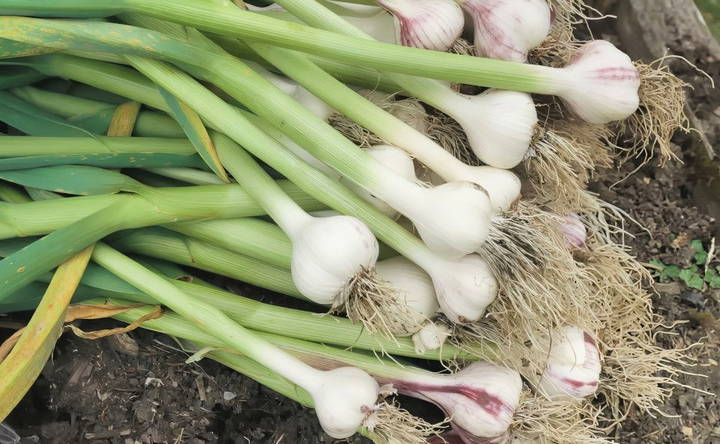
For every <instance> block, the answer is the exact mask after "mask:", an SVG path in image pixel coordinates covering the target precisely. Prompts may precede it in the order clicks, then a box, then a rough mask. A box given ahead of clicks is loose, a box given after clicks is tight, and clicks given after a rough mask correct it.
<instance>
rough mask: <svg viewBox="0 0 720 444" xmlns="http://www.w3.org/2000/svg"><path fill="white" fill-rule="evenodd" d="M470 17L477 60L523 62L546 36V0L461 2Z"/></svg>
mask: <svg viewBox="0 0 720 444" xmlns="http://www.w3.org/2000/svg"><path fill="white" fill-rule="evenodd" d="M460 4H461V6H462V8H463V10H465V12H466V13H467V14H468V15H469V16H470V17H472V20H473V24H474V26H473V31H474V39H475V53H476V54H477V55H478V56H480V57H489V58H492V59H500V60H508V61H511V62H526V61H527V56H528V52H530V50H531V49H533V48H535V47H537V46H539V45H540V44H541V43H542V42H543V41H544V40H545V38H547V36H548V34H549V33H550V27H551V25H552V14H551V12H550V6H549V5H548V2H547V1H546V0H461V2H460Z"/></svg>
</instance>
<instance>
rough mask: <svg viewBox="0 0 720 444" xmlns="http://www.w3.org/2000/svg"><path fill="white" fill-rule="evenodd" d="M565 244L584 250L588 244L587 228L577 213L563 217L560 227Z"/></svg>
mask: <svg viewBox="0 0 720 444" xmlns="http://www.w3.org/2000/svg"><path fill="white" fill-rule="evenodd" d="M560 229H561V230H562V233H563V235H564V237H565V242H567V244H568V245H569V246H570V247H572V248H582V247H584V246H585V242H587V228H585V224H584V223H583V222H582V219H580V216H579V215H578V214H577V213H570V214H567V215H566V216H564V217H563V222H562V225H561V227H560Z"/></svg>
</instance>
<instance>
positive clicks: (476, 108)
mask: <svg viewBox="0 0 720 444" xmlns="http://www.w3.org/2000/svg"><path fill="white" fill-rule="evenodd" d="M445 104H446V106H444V107H443V109H444V110H445V112H447V113H449V114H450V116H451V117H452V118H453V119H455V120H456V121H457V122H458V123H459V124H460V125H461V126H462V127H463V129H464V130H465V134H466V135H467V138H468V142H469V143H470V146H471V148H472V150H473V152H474V153H475V155H476V156H477V157H478V159H480V160H482V161H483V163H485V164H487V165H490V166H493V167H496V168H505V169H509V168H513V167H515V166H517V165H518V164H519V163H520V162H522V160H523V159H524V158H525V154H526V153H527V151H528V149H529V148H530V142H531V141H532V138H533V136H534V134H535V129H536V127H537V124H538V117H537V110H536V109H535V103H534V102H533V100H532V97H531V96H530V95H529V94H526V93H521V92H515V91H503V90H495V89H490V90H487V91H485V92H484V93H482V94H479V95H477V96H468V95H464V94H454V95H452V96H451V95H448V96H447V97H446V98H445Z"/></svg>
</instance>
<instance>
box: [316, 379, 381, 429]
mask: <svg viewBox="0 0 720 444" xmlns="http://www.w3.org/2000/svg"><path fill="white" fill-rule="evenodd" d="M319 379H320V380H321V384H320V385H319V386H318V387H317V388H315V390H313V391H312V392H311V393H310V394H311V395H312V398H313V402H314V404H315V413H316V414H317V417H318V419H319V421H320V425H321V426H322V428H323V430H325V432H326V433H327V434H328V435H330V436H332V437H333V438H335V439H344V438H349V437H350V436H352V435H354V434H355V433H356V432H357V430H358V429H359V428H360V427H361V426H362V425H363V422H364V421H365V419H366V418H367V416H368V415H369V414H370V413H371V412H372V411H373V410H374V409H375V405H376V403H377V399H378V395H379V393H380V386H379V385H378V383H377V381H375V379H373V378H372V377H371V376H370V375H368V374H367V373H365V372H364V371H362V370H360V369H358V368H355V367H341V368H337V369H334V370H328V371H325V372H323V375H322V377H321V378H319Z"/></svg>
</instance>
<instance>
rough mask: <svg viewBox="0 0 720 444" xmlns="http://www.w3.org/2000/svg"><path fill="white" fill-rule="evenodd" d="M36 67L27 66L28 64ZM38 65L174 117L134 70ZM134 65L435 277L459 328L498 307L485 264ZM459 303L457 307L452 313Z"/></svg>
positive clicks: (78, 62)
mask: <svg viewBox="0 0 720 444" xmlns="http://www.w3.org/2000/svg"><path fill="white" fill-rule="evenodd" d="M29 60H30V59H25V60H24V63H28V62H29ZM35 61H36V63H33V65H32V66H33V67H34V68H35V67H36V68H38V69H39V70H40V71H42V72H51V73H53V75H59V76H63V77H68V78H72V79H74V80H76V81H80V82H82V83H87V84H90V85H93V86H95V87H97V88H100V89H104V90H107V91H111V92H114V93H116V94H120V95H122V96H124V97H128V98H131V99H133V100H136V101H139V102H141V103H145V104H147V105H149V106H152V107H154V108H157V109H161V110H166V109H167V104H166V103H165V101H164V99H163V98H162V97H161V96H160V95H159V93H158V92H157V88H156V87H155V86H154V85H153V84H152V83H151V82H149V81H148V80H147V79H146V78H145V77H143V76H140V75H139V74H138V73H137V72H135V71H133V70H131V69H129V68H123V67H120V66H117V65H110V64H107V63H105V62H98V61H91V60H86V59H79V58H76V57H72V56H67V55H59V54H53V55H51V56H43V58H41V59H35ZM133 65H134V66H136V67H137V68H138V69H140V70H141V71H142V72H143V73H145V74H146V75H147V76H149V77H151V78H153V79H154V80H155V81H157V82H158V83H160V84H162V85H163V86H164V87H165V88H166V89H167V90H168V91H170V92H171V93H177V94H179V95H181V96H182V97H183V101H184V102H185V103H187V104H188V106H191V107H192V108H193V109H194V110H195V111H196V112H198V114H200V115H201V116H202V117H203V118H204V119H206V120H207V122H209V125H210V126H211V127H213V128H222V129H223V131H224V132H225V133H226V134H227V135H228V136H230V137H232V138H233V140H235V141H237V142H240V143H242V144H243V146H244V147H245V148H247V149H249V150H250V149H252V150H253V153H255V154H257V155H258V157H260V158H261V159H263V160H264V161H265V162H266V163H268V164H269V165H271V166H273V167H274V168H276V169H277V170H278V171H279V172H280V173H281V174H283V175H285V176H286V177H288V178H289V179H290V180H292V181H293V182H294V183H296V184H298V186H299V187H301V189H303V190H305V191H306V192H308V193H310V194H312V195H315V196H318V197H319V198H321V199H322V200H323V201H324V202H325V203H326V204H327V205H328V206H330V207H333V208H335V209H336V210H338V211H340V212H342V213H344V214H352V215H355V216H356V217H358V218H360V219H362V220H363V221H364V222H365V223H367V224H368V226H371V227H372V229H373V231H374V232H375V233H376V235H377V236H378V238H380V239H381V240H382V241H383V242H385V243H386V244H387V245H388V246H390V247H392V248H393V249H395V250H396V251H397V252H399V253H400V254H402V255H403V256H405V257H407V258H408V259H410V260H411V261H412V262H414V263H415V264H417V265H418V266H420V267H421V268H423V269H424V270H425V272H427V273H428V274H429V275H430V277H431V278H432V280H433V285H434V286H435V292H436V294H438V295H440V294H452V295H453V297H452V298H443V301H447V302H446V303H445V307H446V308H444V311H446V312H447V313H450V314H456V315H455V316H454V317H452V316H449V317H450V319H451V320H452V321H453V322H459V321H462V322H473V321H476V320H478V319H480V317H481V316H482V315H483V314H484V310H485V308H486V307H487V306H488V305H489V304H490V303H491V302H492V301H493V300H494V298H495V296H496V294H497V282H496V281H495V279H494V277H493V276H492V274H490V273H489V272H488V267H487V264H486V263H484V261H482V259H481V260H479V261H478V260H474V259H473V258H472V257H471V258H470V260H468V259H466V258H464V257H463V258H460V259H448V258H446V257H443V256H441V255H439V254H436V253H434V252H432V251H431V250H429V249H428V248H427V247H426V246H425V245H424V244H423V243H422V242H420V241H419V240H418V239H417V238H416V237H414V236H412V235H411V234H410V233H408V232H407V231H406V230H403V229H402V228H400V227H399V226H398V225H397V224H394V223H392V221H390V220H389V219H387V218H385V219H383V217H384V216H383V215H382V214H381V213H379V212H377V211H376V212H375V213H373V212H372V211H369V209H370V208H372V207H370V206H368V205H367V204H365V203H364V202H363V204H362V205H361V204H359V202H358V201H360V202H362V200H361V199H359V198H358V197H357V196H356V195H355V194H353V193H351V192H350V191H349V190H347V189H346V188H344V187H341V186H339V185H338V184H337V182H336V181H333V180H332V179H329V178H328V177H327V176H325V175H323V174H321V173H319V172H318V171H317V170H314V169H313V168H310V167H309V166H307V165H306V164H305V163H303V162H300V161H298V160H297V158H296V157H294V156H292V155H291V154H290V153H289V151H288V150H287V149H286V148H284V147H283V146H282V145H281V144H279V143H277V142H276V141H275V139H273V138H272V137H267V134H266V133H267V132H271V130H272V128H273V127H272V126H271V125H268V124H267V122H265V121H263V120H261V119H257V118H255V117H254V116H252V115H250V114H245V113H240V114H239V111H238V110H237V109H236V108H233V107H232V106H230V105H228V104H227V103H226V102H224V101H222V100H220V99H219V98H218V97H217V96H215V95H213V94H212V93H210V92H209V91H207V90H206V89H204V88H202V87H200V86H199V85H198V84H197V82H194V81H191V80H190V79H189V78H187V77H186V76H179V75H178V74H179V73H176V72H175V71H172V70H168V68H167V67H165V66H164V65H162V64H161V65H162V66H160V65H157V63H154V62H151V61H149V60H147V59H141V58H137V57H133ZM168 76H171V77H172V82H168V81H167V80H168V79H167V77H168ZM241 117H245V118H247V119H252V123H254V124H255V125H258V126H260V127H261V129H262V130H263V131H265V132H256V130H254V129H253V127H252V126H250V127H247V126H246V123H245V122H244V121H243V119H242V118H241ZM441 149H442V148H441ZM443 151H445V150H443ZM405 198H406V199H407V198H408V196H405ZM380 216H383V217H380ZM65 223H67V222H65ZM469 225H472V224H469ZM58 228H59V227H58ZM45 233H47V231H46V232H45ZM439 302H440V301H439ZM451 302H456V303H457V306H456V307H451V306H449V304H450V303H451ZM441 306H442V304H441Z"/></svg>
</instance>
